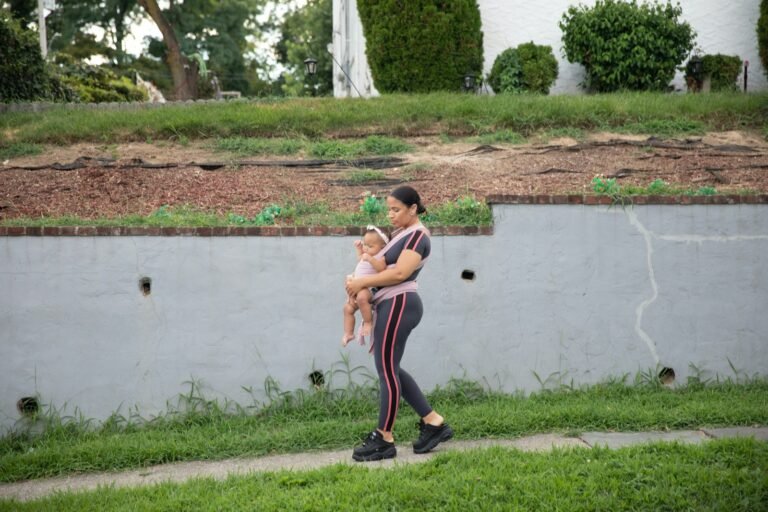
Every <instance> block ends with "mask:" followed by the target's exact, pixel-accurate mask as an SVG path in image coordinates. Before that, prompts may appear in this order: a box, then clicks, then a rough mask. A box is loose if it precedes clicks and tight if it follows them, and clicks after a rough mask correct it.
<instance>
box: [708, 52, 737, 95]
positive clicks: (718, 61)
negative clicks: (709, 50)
mask: <svg viewBox="0 0 768 512" xmlns="http://www.w3.org/2000/svg"><path fill="white" fill-rule="evenodd" d="M702 67H703V72H704V74H705V75H709V77H710V80H711V88H712V91H736V90H738V85H737V84H736V79H737V78H738V77H739V73H741V58H740V57H739V56H737V55H722V54H719V53H718V54H716V55H704V57H703V58H702Z"/></svg>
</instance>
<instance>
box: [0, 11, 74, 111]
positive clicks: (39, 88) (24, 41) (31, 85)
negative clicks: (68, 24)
mask: <svg viewBox="0 0 768 512" xmlns="http://www.w3.org/2000/svg"><path fill="white" fill-rule="evenodd" d="M73 97H74V95H73V92H72V91H71V90H70V89H69V88H68V87H66V86H65V85H63V84H62V83H61V81H60V80H59V79H58V78H57V77H56V76H54V75H52V74H51V73H50V71H49V68H48V65H47V64H46V63H45V61H44V60H43V57H42V55H41V54H40V43H39V41H38V38H37V34H36V33H34V32H32V31H30V30H25V29H23V28H22V27H21V25H20V24H19V22H18V21H16V20H14V19H13V18H11V17H10V16H8V14H7V12H5V11H3V10H0V102H3V103H11V102H17V101H34V100H49V101H57V100H68V99H72V98H73Z"/></svg>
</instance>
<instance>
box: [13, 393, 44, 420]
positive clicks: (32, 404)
mask: <svg viewBox="0 0 768 512" xmlns="http://www.w3.org/2000/svg"><path fill="white" fill-rule="evenodd" d="M16 408H17V409H18V410H19V412H20V413H21V415H22V416H34V415H35V414H37V411H38V410H39V409H40V405H39V404H38V403H37V398H35V397H33V396H25V397H22V398H19V401H18V402H16Z"/></svg>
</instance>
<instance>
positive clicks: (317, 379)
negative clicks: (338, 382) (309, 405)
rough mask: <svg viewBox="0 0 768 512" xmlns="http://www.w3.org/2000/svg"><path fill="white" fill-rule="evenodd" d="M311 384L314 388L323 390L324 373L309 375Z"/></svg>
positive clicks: (315, 372)
mask: <svg viewBox="0 0 768 512" xmlns="http://www.w3.org/2000/svg"><path fill="white" fill-rule="evenodd" d="M309 382H311V383H312V385H313V386H315V387H316V388H321V387H323V386H324V385H325V376H324V375H323V372H320V371H317V370H315V371H313V372H312V373H310V374H309Z"/></svg>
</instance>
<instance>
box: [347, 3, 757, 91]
mask: <svg viewBox="0 0 768 512" xmlns="http://www.w3.org/2000/svg"><path fill="white" fill-rule="evenodd" d="M478 3H479V5H480V15H481V18H482V22H483V35H484V43H485V52H484V57H485V66H484V70H483V72H484V74H486V75H487V74H488V73H489V72H490V70H491V66H492V65H493V61H494V59H496V56H497V55H498V54H499V53H501V52H502V51H504V50H506V49H507V48H510V47H515V46H517V45H519V44H521V43H526V42H529V41H533V42H535V43H536V44H546V45H549V46H551V47H552V50H553V52H554V54H555V57H556V58H557V59H558V63H559V65H560V75H559V77H558V79H557V81H556V82H555V85H554V86H553V87H552V90H551V92H552V94H574V93H580V92H582V90H581V87H580V86H579V84H580V83H581V82H582V81H583V79H584V69H583V67H582V66H581V65H580V64H571V63H569V62H568V61H567V60H566V59H565V57H564V56H563V52H562V40H561V38H562V33H561V31H560V27H559V26H558V23H559V22H560V20H561V18H562V16H563V13H565V12H566V10H567V9H568V7H569V6H571V5H576V4H579V3H580V4H582V5H594V4H595V1H594V0H583V1H581V2H575V1H573V0H546V1H543V2H531V1H529V0H478ZM759 4H760V1H759V0H681V1H680V5H681V6H682V8H683V19H684V20H685V21H687V22H688V23H690V24H691V26H692V27H693V29H694V30H695V31H696V33H697V37H696V43H697V46H698V48H700V49H701V51H702V52H703V53H708V54H715V53H722V54H726V55H738V56H739V57H740V58H741V59H742V60H747V61H749V63H750V65H749V74H748V90H750V91H758V90H766V89H768V81H767V80H766V77H765V73H764V71H763V67H762V65H761V63H760V58H759V54H758V47H757V33H756V26H757V19H758V16H759V7H760V6H759ZM345 8H346V10H347V12H348V17H347V18H346V21H345V23H346V24H341V23H337V21H339V18H338V17H337V16H336V12H337V11H340V10H344V9H345ZM337 39H338V40H339V41H346V43H345V48H346V49H347V51H348V53H342V52H341V51H340V50H338V49H337V48H338V47H337V46H336V41H337ZM334 55H335V56H336V58H337V60H339V62H341V63H342V64H343V63H344V62H347V61H348V62H350V65H351V66H352V67H353V68H354V69H355V71H356V73H359V75H360V83H366V82H365V80H364V78H363V77H367V79H368V80H370V71H369V70H368V64H367V60H366V58H365V40H364V38H363V35H362V28H361V24H360V18H359V16H358V15H357V9H356V4H355V0H334ZM363 68H365V70H363ZM352 79H353V80H354V81H355V82H356V83H357V78H356V75H355V76H353V77H352ZM742 83H743V76H739V84H742ZM672 85H673V86H674V87H675V89H677V90H685V81H684V79H683V76H682V73H677V75H676V76H675V78H674V80H673V82H672ZM358 87H359V86H358ZM361 92H362V93H363V95H367V92H365V91H363V90H362V89H361ZM334 93H335V95H336V96H348V95H349V94H346V93H345V91H344V90H343V89H342V88H339V89H334ZM371 95H376V92H375V89H374V88H373V87H371Z"/></svg>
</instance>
